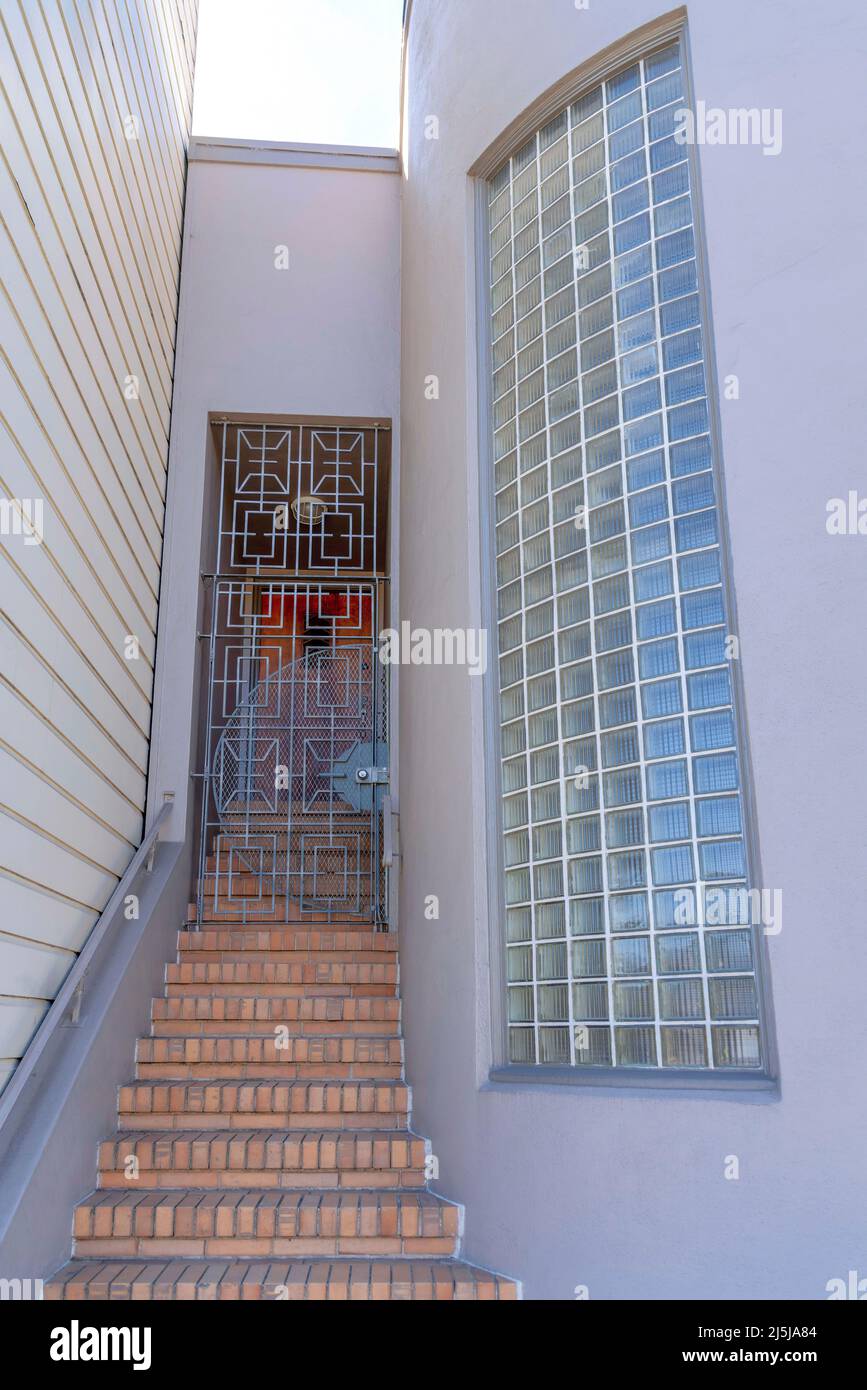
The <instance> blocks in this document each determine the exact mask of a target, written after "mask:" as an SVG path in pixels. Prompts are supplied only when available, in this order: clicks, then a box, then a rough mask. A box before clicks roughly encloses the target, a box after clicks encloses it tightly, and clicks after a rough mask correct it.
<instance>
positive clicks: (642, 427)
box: [623, 415, 662, 458]
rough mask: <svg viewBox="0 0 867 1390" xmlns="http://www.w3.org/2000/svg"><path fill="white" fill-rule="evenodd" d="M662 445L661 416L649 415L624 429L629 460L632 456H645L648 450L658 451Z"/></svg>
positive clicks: (624, 441)
mask: <svg viewBox="0 0 867 1390" xmlns="http://www.w3.org/2000/svg"><path fill="white" fill-rule="evenodd" d="M661 443H662V416H661V415H648V416H646V417H645V418H644V419H643V420H636V421H633V422H632V424H629V425H625V426H624V428H623V444H624V447H625V449H626V456H627V458H629V457H630V456H631V455H632V454H643V453H645V452H646V451H647V450H648V449H656V448H658V447H659V445H660V444H661Z"/></svg>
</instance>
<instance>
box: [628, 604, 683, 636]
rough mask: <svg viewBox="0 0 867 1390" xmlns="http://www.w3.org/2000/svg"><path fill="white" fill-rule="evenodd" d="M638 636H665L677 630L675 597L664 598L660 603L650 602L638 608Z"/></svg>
mask: <svg viewBox="0 0 867 1390" xmlns="http://www.w3.org/2000/svg"><path fill="white" fill-rule="evenodd" d="M636 617H637V625H638V636H639V638H642V639H646V638H650V637H665V636H666V635H667V634H668V633H669V632H675V631H676V630H677V613H676V611H675V607H674V599H663V600H662V602H660V603H648V604H645V605H644V607H642V608H637V609H636Z"/></svg>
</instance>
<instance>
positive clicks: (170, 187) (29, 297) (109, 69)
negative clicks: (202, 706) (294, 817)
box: [0, 0, 197, 1089]
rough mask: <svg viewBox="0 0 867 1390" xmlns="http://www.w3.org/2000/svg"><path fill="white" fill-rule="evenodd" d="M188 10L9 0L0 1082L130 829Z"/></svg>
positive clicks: (167, 388) (63, 967) (1, 212)
mask: <svg viewBox="0 0 867 1390" xmlns="http://www.w3.org/2000/svg"><path fill="white" fill-rule="evenodd" d="M196 18H197V3H196V0H64V3H62V4H57V3H55V0H50V2H49V0H3V3H2V5H0V266H2V275H0V291H2V293H0V344H2V347H0V507H2V508H3V518H4V521H3V526H2V528H0V1089H2V1086H3V1085H4V1084H5V1081H6V1079H8V1076H9V1075H11V1072H12V1070H13V1069H14V1066H15V1064H16V1062H17V1060H18V1059H19V1058H20V1057H21V1056H22V1055H23V1052H24V1050H25V1049H26V1046H27V1043H28V1041H29V1039H30V1037H31V1036H32V1034H33V1032H34V1030H35V1028H36V1027H37V1026H38V1024H39V1022H40V1020H41V1018H42V1017H43V1015H44V1013H45V1010H46V1008H47V1007H48V1004H49V1003H50V1001H51V1000H52V999H53V998H54V997H55V995H56V993H57V990H58V989H59V987H60V985H61V983H62V981H63V979H64V977H65V975H66V974H67V972H68V970H69V968H70V966H71V965H72V963H73V961H74V960H75V956H76V954H77V952H79V951H80V950H81V948H82V946H83V945H84V943H85V942H86V940H87V937H88V935H89V933H90V931H91V930H92V927H93V924H94V922H95V921H96V918H97V917H98V915H99V913H100V911H101V910H102V908H103V907H104V905H105V903H106V901H107V900H108V898H109V896H110V895H111V892H112V890H113V888H114V887H115V885H116V883H117V881H118V879H119V877H120V876H121V874H122V873H123V871H124V869H125V868H126V865H127V864H128V863H129V860H130V858H131V856H132V854H133V852H134V850H135V847H136V845H137V844H138V843H139V841H140V839H141V834H142V824H143V814H144V805H145V793H146V780H147V760H148V741H149V732H150V711H151V699H152V686H153V669H154V656H155V647H156V623H157V596H158V592H159V567H160V558H161V550H162V533H163V524H164V509H165V488H166V466H167V455H168V433H169V415H170V407H171V393H172V373H173V370H174V338H175V330H176V323H177V298H178V288H179V280H180V250H181V226H182V220H183V200H184V189H185V184H186V149H187V144H188V141H189V129H190V121H191V116H192V96H193V65H194V52H195V26H196ZM129 116H135V117H136V118H137V122H138V127H137V131H136V137H137V138H134V139H130V138H128V133H127V129H126V128H125V121H126V120H127V118H128V117H129ZM130 376H135V377H137V378H138V387H139V390H138V398H137V399H134V400H130V399H128V398H127V394H125V384H126V381H127V379H128V378H129V377H130ZM15 498H24V499H37V500H38V501H39V502H40V503H41V504H42V507H43V538H42V542H41V544H25V537H24V536H22V535H20V534H15V533H14V530H13V529H12V528H11V527H10V525H9V516H10V515H11V514H10V513H9V512H8V510H7V509H8V506H9V504H10V501H11V499H15ZM128 634H133V635H135V636H136V637H137V638H138V641H139V657H138V659H137V660H133V661H130V660H128V659H127V657H126V656H125V652H124V643H125V639H126V637H127V635H128Z"/></svg>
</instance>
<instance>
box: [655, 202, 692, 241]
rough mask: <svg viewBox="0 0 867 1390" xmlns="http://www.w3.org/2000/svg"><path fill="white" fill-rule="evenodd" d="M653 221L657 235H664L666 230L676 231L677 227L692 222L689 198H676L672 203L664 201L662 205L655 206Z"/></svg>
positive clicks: (686, 225)
mask: <svg viewBox="0 0 867 1390" xmlns="http://www.w3.org/2000/svg"><path fill="white" fill-rule="evenodd" d="M653 222H654V226H655V227H656V235H657V236H664V235H665V233H666V232H676V231H677V229H678V227H688V226H689V225H690V223H691V222H692V204H691V203H690V200H689V198H678V199H677V200H676V201H675V202H673V203H666V204H665V205H664V206H663V207H661V208H657V209H656V212H655V213H654V214H653Z"/></svg>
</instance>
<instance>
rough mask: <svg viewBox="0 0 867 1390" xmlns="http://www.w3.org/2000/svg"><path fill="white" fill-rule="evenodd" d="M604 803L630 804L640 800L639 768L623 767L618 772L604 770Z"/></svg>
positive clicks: (611, 804) (612, 804) (610, 804)
mask: <svg viewBox="0 0 867 1390" xmlns="http://www.w3.org/2000/svg"><path fill="white" fill-rule="evenodd" d="M603 780H604V783H605V805H606V806H631V805H633V804H634V803H635V802H636V801H640V800H641V769H640V768H638V767H630V768H624V769H623V770H622V771H620V772H606V773H605V774H604V778H603Z"/></svg>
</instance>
